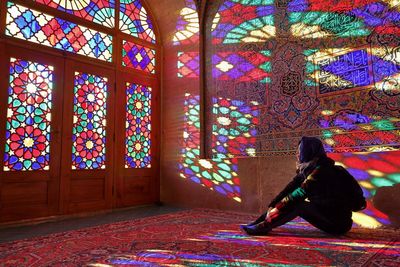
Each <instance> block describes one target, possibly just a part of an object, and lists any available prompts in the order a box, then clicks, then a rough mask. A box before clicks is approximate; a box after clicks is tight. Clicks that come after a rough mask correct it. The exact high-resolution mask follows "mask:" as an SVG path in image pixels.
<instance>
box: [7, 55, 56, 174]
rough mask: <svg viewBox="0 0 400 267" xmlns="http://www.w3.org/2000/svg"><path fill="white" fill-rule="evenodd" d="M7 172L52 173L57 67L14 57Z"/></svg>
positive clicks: (10, 94)
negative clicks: (52, 125) (53, 99)
mask: <svg viewBox="0 0 400 267" xmlns="http://www.w3.org/2000/svg"><path fill="white" fill-rule="evenodd" d="M9 77H10V78H9V87H8V108H7V121H6V147H5V153H4V171H33V170H48V169H49V164H50V163H49V162H50V122H51V108H52V89H53V67H52V66H49V65H42V64H39V63H36V62H31V61H26V60H22V59H15V58H11V60H10V76H9Z"/></svg>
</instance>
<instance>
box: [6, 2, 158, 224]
mask: <svg viewBox="0 0 400 267" xmlns="http://www.w3.org/2000/svg"><path fill="white" fill-rule="evenodd" d="M117 4H118V5H117ZM1 5H2V6H1V7H0V9H1V10H3V11H4V12H3V13H2V14H3V16H2V17H1V19H2V20H3V22H2V23H0V25H4V26H3V27H4V28H3V29H2V30H3V32H4V33H5V35H4V37H2V38H1V39H0V41H1V42H0V48H1V50H2V52H1V62H2V64H3V63H4V64H3V66H5V65H8V69H7V70H6V69H2V71H3V72H4V73H8V78H9V79H8V82H7V84H6V83H5V82H3V83H2V84H1V85H0V87H1V88H0V97H1V98H0V101H1V103H2V105H0V106H1V107H5V108H4V109H3V110H1V111H0V123H1V124H0V125H3V122H5V123H4V126H5V129H4V128H3V126H2V128H3V130H1V132H0V146H1V147H3V148H5V150H3V155H4V156H3V160H2V161H1V166H0V167H1V170H0V172H1V173H2V176H3V175H7V177H10V179H9V180H7V181H6V182H5V185H6V186H7V185H8V186H11V187H13V186H15V185H16V184H18V185H20V188H19V189H16V190H19V193H18V194H24V193H21V192H25V191H26V192H27V191H29V188H33V189H32V192H34V193H32V194H34V196H35V197H38V198H40V199H54V200H56V202H57V201H59V202H60V203H61V204H60V205H58V204H54V203H48V202H44V203H41V204H42V206H41V207H42V208H43V212H44V213H46V214H54V213H55V212H64V213H65V212H75V211H84V210H94V209H104V208H107V207H108V208H109V207H111V206H126V205H132V203H138V202H142V203H145V202H149V201H150V202H151V201H155V200H156V199H157V198H158V195H157V194H156V191H157V189H156V187H155V185H156V184H157V182H156V180H155V179H158V176H157V173H158V172H157V168H158V167H157V166H158V163H157V159H158V147H159V145H158V144H157V143H155V142H154V141H153V140H155V139H157V135H158V129H159V128H158V125H154V124H153V122H154V121H159V120H158V116H159V115H158V112H159V109H158V102H156V99H157V98H158V93H159V87H158V86H159V71H158V67H157V66H158V65H159V58H158V55H159V50H160V48H159V47H160V44H159V43H157V42H156V29H155V28H154V24H153V23H152V18H151V15H150V13H149V9H148V8H147V7H146V5H145V3H144V1H139V0H120V1H114V0H92V1H90V0H85V1H78V0H72V1H71V0H30V1H20V0H14V1H6V2H4V3H3V2H2V4H1ZM7 88H8V90H7ZM3 104H4V105H3ZM4 130H5V131H4ZM22 173H26V174H25V175H24V177H25V178H24V179H25V180H26V183H25V184H23V185H21V184H20V181H21V177H22V176H23V175H22ZM39 177H40V178H39ZM133 177H136V179H135V178H133ZM39 181H40V182H39ZM3 185H4V183H3ZM59 186H60V187H61V189H60V188H59ZM4 188H5V187H4V186H3V187H2V189H1V190H5V189H4ZM127 188H128V189H127ZM130 190H131V191H130ZM114 193H117V194H116V195H115V194H114ZM113 195H115V197H113ZM13 201H14V199H13V197H11V199H10V202H13ZM38 201H39V200H38ZM33 202H34V201H33ZM24 203H25V202H24ZM57 203H58V202H57ZM113 203H114V204H113ZM11 206H12V205H11ZM18 208H20V209H21V210H25V209H30V205H28V204H27V203H25V204H21V205H19V206H18ZM60 209H61V210H60ZM22 213H23V212H21V214H22ZM21 214H20V215H18V216H19V217H18V216H17V217H18V218H21V217H23V215H21Z"/></svg>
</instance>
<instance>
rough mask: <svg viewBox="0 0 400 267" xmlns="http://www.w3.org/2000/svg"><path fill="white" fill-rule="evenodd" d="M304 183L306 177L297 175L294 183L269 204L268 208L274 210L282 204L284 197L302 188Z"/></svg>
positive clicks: (290, 183)
mask: <svg viewBox="0 0 400 267" xmlns="http://www.w3.org/2000/svg"><path fill="white" fill-rule="evenodd" d="M303 181H304V176H303V175H302V174H297V175H296V176H295V177H294V178H293V179H292V181H290V182H289V183H288V184H287V185H286V186H285V188H284V189H283V190H282V191H281V192H280V193H279V194H278V195H277V196H276V197H275V198H274V199H273V200H272V201H271V202H270V203H269V205H268V207H270V208H273V207H275V205H276V204H277V203H278V202H280V201H281V200H282V199H283V198H284V197H286V196H287V195H289V194H290V193H292V192H293V191H294V190H296V189H297V188H299V187H300V185H301V184H302V183H303Z"/></svg>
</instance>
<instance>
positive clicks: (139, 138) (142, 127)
mask: <svg viewBox="0 0 400 267" xmlns="http://www.w3.org/2000/svg"><path fill="white" fill-rule="evenodd" d="M126 103H127V104H126V139H125V145H126V147H125V168H150V167H151V153H150V149H151V138H150V135H151V88H150V87H146V86H142V85H137V84H131V83H127V84H126Z"/></svg>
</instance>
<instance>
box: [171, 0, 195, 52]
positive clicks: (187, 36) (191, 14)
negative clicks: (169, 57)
mask: <svg viewBox="0 0 400 267" xmlns="http://www.w3.org/2000/svg"><path fill="white" fill-rule="evenodd" d="M199 33H200V25H199V14H198V13H197V9H196V4H195V3H194V1H193V0H186V1H185V7H184V8H183V9H182V10H181V11H180V16H179V19H178V22H177V25H176V32H175V35H174V38H173V39H172V41H173V43H174V45H187V44H198V43H199V35H200V34H199Z"/></svg>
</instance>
